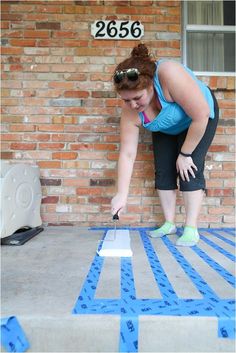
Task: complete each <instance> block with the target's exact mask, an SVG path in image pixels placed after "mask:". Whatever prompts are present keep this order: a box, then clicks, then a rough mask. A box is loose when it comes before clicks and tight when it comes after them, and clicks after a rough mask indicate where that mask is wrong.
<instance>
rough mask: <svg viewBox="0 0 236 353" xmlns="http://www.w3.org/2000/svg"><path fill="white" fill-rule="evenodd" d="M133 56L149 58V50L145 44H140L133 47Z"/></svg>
mask: <svg viewBox="0 0 236 353" xmlns="http://www.w3.org/2000/svg"><path fill="white" fill-rule="evenodd" d="M131 56H132V57H141V58H148V57H149V52H148V48H147V47H146V45H145V44H139V45H137V46H136V47H134V48H133V50H132V52H131Z"/></svg>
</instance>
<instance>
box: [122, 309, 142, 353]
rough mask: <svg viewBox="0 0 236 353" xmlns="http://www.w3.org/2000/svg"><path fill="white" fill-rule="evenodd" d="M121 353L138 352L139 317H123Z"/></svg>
mask: <svg viewBox="0 0 236 353" xmlns="http://www.w3.org/2000/svg"><path fill="white" fill-rule="evenodd" d="M119 352H138V317H137V316H126V315H122V316H121V320H120V346H119Z"/></svg>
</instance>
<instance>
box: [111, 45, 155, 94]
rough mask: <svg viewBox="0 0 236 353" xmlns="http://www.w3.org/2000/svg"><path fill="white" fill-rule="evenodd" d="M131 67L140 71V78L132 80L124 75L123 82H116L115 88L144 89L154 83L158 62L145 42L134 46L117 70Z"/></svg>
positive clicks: (117, 89) (120, 89) (119, 89)
mask: <svg viewBox="0 0 236 353" xmlns="http://www.w3.org/2000/svg"><path fill="white" fill-rule="evenodd" d="M131 68H136V69H138V71H139V72H140V75H139V77H138V80H136V81H131V80H129V79H128V78H127V77H126V76H124V78H123V79H122V81H121V82H119V83H116V82H114V86H115V90H116V91H117V92H119V91H123V90H142V89H145V88H148V87H149V86H150V85H152V83H153V77H154V74H155V71H156V64H155V61H154V60H153V59H152V58H151V56H150V54H149V52H148V48H147V47H146V45H145V44H138V45H137V46H136V47H134V48H133V50H132V52H131V55H130V57H129V58H127V59H125V60H124V61H122V62H121V63H120V64H118V65H117V67H116V69H115V72H116V71H123V70H127V69H131ZM115 72H114V73H115Z"/></svg>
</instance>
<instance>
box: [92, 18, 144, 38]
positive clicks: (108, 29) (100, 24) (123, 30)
mask: <svg viewBox="0 0 236 353" xmlns="http://www.w3.org/2000/svg"><path fill="white" fill-rule="evenodd" d="M91 34H92V36H93V37H94V38H95V39H119V40H121V39H129V40H130V39H131V40H132V39H133V40H135V39H140V38H141V37H142V36H143V35H144V28H143V25H142V24H141V22H139V21H116V20H111V21H103V20H100V21H95V22H94V23H93V24H92V26H91Z"/></svg>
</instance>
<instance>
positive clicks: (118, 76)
mask: <svg viewBox="0 0 236 353" xmlns="http://www.w3.org/2000/svg"><path fill="white" fill-rule="evenodd" d="M139 75H140V72H139V70H138V69H136V68H132V69H127V70H121V71H116V72H115V74H114V76H113V79H114V82H115V83H120V82H121V81H122V80H123V78H124V77H125V76H126V77H127V78H128V79H129V80H130V81H136V80H137V79H138V77H139Z"/></svg>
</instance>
